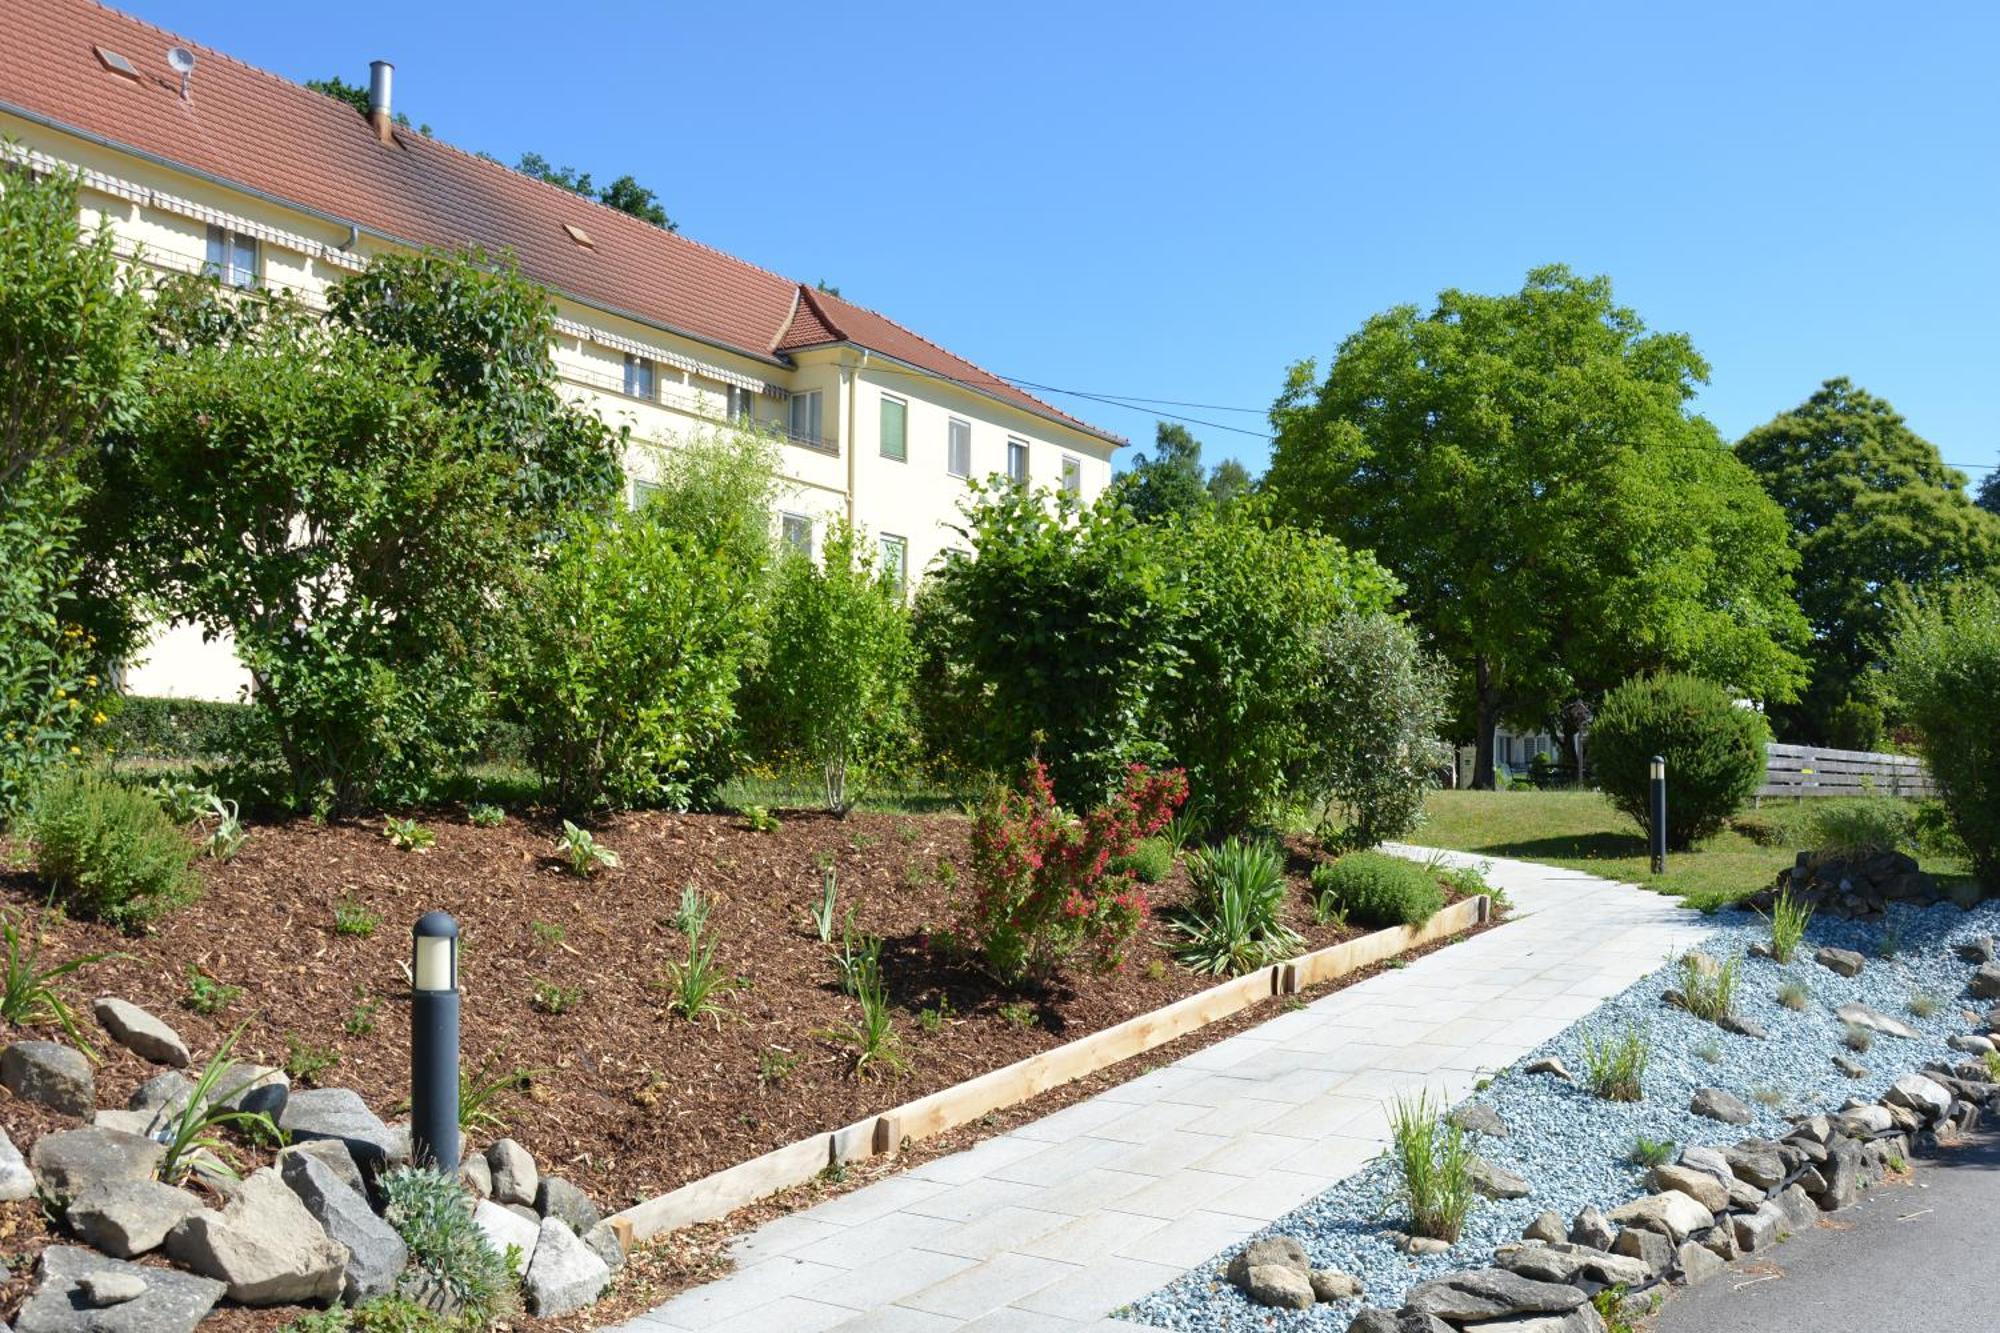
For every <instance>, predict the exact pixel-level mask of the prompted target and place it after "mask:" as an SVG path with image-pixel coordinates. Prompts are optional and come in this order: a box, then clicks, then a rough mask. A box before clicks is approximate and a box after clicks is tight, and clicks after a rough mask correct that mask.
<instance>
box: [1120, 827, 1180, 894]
mask: <svg viewBox="0 0 2000 1333" xmlns="http://www.w3.org/2000/svg"><path fill="white" fill-rule="evenodd" d="M1115 868H1116V869H1119V870H1123V871H1125V872H1126V873H1127V874H1129V875H1131V876H1132V878H1134V879H1136V880H1138V881H1139V882H1140V883H1141V884H1158V883H1159V882H1160V881H1161V880H1163V879H1165V878H1166V877H1167V876H1168V875H1170V874H1172V873H1173V870H1174V845H1173V844H1172V843H1171V842H1168V841H1167V840H1166V839H1165V838H1163V837H1153V838H1146V839H1143V840H1141V842H1140V843H1139V845H1138V846H1137V847H1134V848H1133V849H1132V854H1131V855H1130V856H1125V857H1120V858H1119V861H1118V865H1117V866H1116V867H1115Z"/></svg>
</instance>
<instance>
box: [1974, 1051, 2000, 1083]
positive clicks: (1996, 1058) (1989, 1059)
mask: <svg viewBox="0 0 2000 1333" xmlns="http://www.w3.org/2000/svg"><path fill="white" fill-rule="evenodd" d="M1979 1063H1981V1064H1983V1065H1985V1066H1986V1081H1987V1082H1988V1083H2000V1051H1981V1052H1980V1053H1979Z"/></svg>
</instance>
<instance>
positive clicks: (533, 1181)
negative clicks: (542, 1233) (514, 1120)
mask: <svg viewBox="0 0 2000 1333" xmlns="http://www.w3.org/2000/svg"><path fill="white" fill-rule="evenodd" d="M486 1165H487V1166H488V1167H489V1168H490V1169H491V1170H492V1172H493V1199H494V1201H495V1202H496V1203H522V1204H527V1205H529V1206H530V1207H532V1206H534V1202H535V1190H536V1188H537V1187H538V1186H539V1185H540V1184H541V1175H540V1173H539V1172H537V1171H536V1170H535V1159H534V1157H533V1156H532V1155H530V1154H529V1152H528V1150H527V1149H526V1148H523V1147H522V1146H521V1145H520V1144H518V1143H516V1142H514V1140H512V1139H501V1140H500V1141H499V1142H498V1143H495V1144H494V1145H493V1146H492V1147H490V1148H488V1149H487V1150H486Z"/></svg>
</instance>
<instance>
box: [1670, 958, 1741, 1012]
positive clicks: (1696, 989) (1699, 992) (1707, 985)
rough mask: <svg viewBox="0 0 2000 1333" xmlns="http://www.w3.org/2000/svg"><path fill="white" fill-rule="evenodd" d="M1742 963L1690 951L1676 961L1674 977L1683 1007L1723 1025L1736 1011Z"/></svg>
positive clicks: (1732, 959)
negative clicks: (1723, 1021) (1737, 981)
mask: <svg viewBox="0 0 2000 1333" xmlns="http://www.w3.org/2000/svg"><path fill="white" fill-rule="evenodd" d="M1737 963H1738V960H1737V959H1734V958H1731V959H1729V960H1728V961H1726V962H1720V963H1718V962H1716V961H1715V960H1714V959H1713V958H1710V957H1709V956H1708V955H1707V954H1705V953H1701V952H1699V951H1697V950H1694V949H1690V950H1688V951H1687V952H1686V953H1683V954H1680V955H1679V956H1678V957H1676V958H1675V959H1674V977H1675V980H1676V981H1677V982H1678V983H1679V984H1678V985H1677V986H1676V987H1675V989H1676V990H1677V991H1679V992H1680V997H1681V1008H1683V1009H1685V1010H1687V1011H1688V1012H1689V1013H1691V1014H1693V1015H1694V1016H1695V1017H1696V1018H1701V1019H1706V1020H1707V1021H1709V1022H1711V1023H1719V1022H1721V1021H1722V1020H1723V1019H1725V1018H1727V1017H1729V1015H1730V1014H1732V1013H1734V1012H1735V1009H1736V970H1737Z"/></svg>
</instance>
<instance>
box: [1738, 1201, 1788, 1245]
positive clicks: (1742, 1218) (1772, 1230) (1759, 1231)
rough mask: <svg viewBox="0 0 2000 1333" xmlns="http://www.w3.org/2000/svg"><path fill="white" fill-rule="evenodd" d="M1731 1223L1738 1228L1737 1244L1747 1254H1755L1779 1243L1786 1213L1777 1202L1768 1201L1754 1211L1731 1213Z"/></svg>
mask: <svg viewBox="0 0 2000 1333" xmlns="http://www.w3.org/2000/svg"><path fill="white" fill-rule="evenodd" d="M1730 1223H1731V1224H1732V1225H1733V1226H1734V1227H1735V1228H1736V1244H1737V1245H1738V1246H1739V1247H1740V1248H1741V1249H1742V1250H1743V1252H1744V1253H1745V1254H1754V1253H1755V1252H1756V1251H1758V1250H1768V1249H1770V1248H1771V1247H1772V1246H1773V1245H1776V1244H1777V1243H1778V1233H1779V1232H1780V1231H1782V1230H1783V1229H1784V1223H1785V1213H1784V1210H1783V1209H1781V1208H1779V1207H1778V1205H1777V1204H1776V1203H1767V1204H1765V1205H1764V1206H1763V1207H1762V1208H1759V1209H1758V1210H1757V1211H1756V1212H1754V1213H1733V1214H1731V1215H1730Z"/></svg>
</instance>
